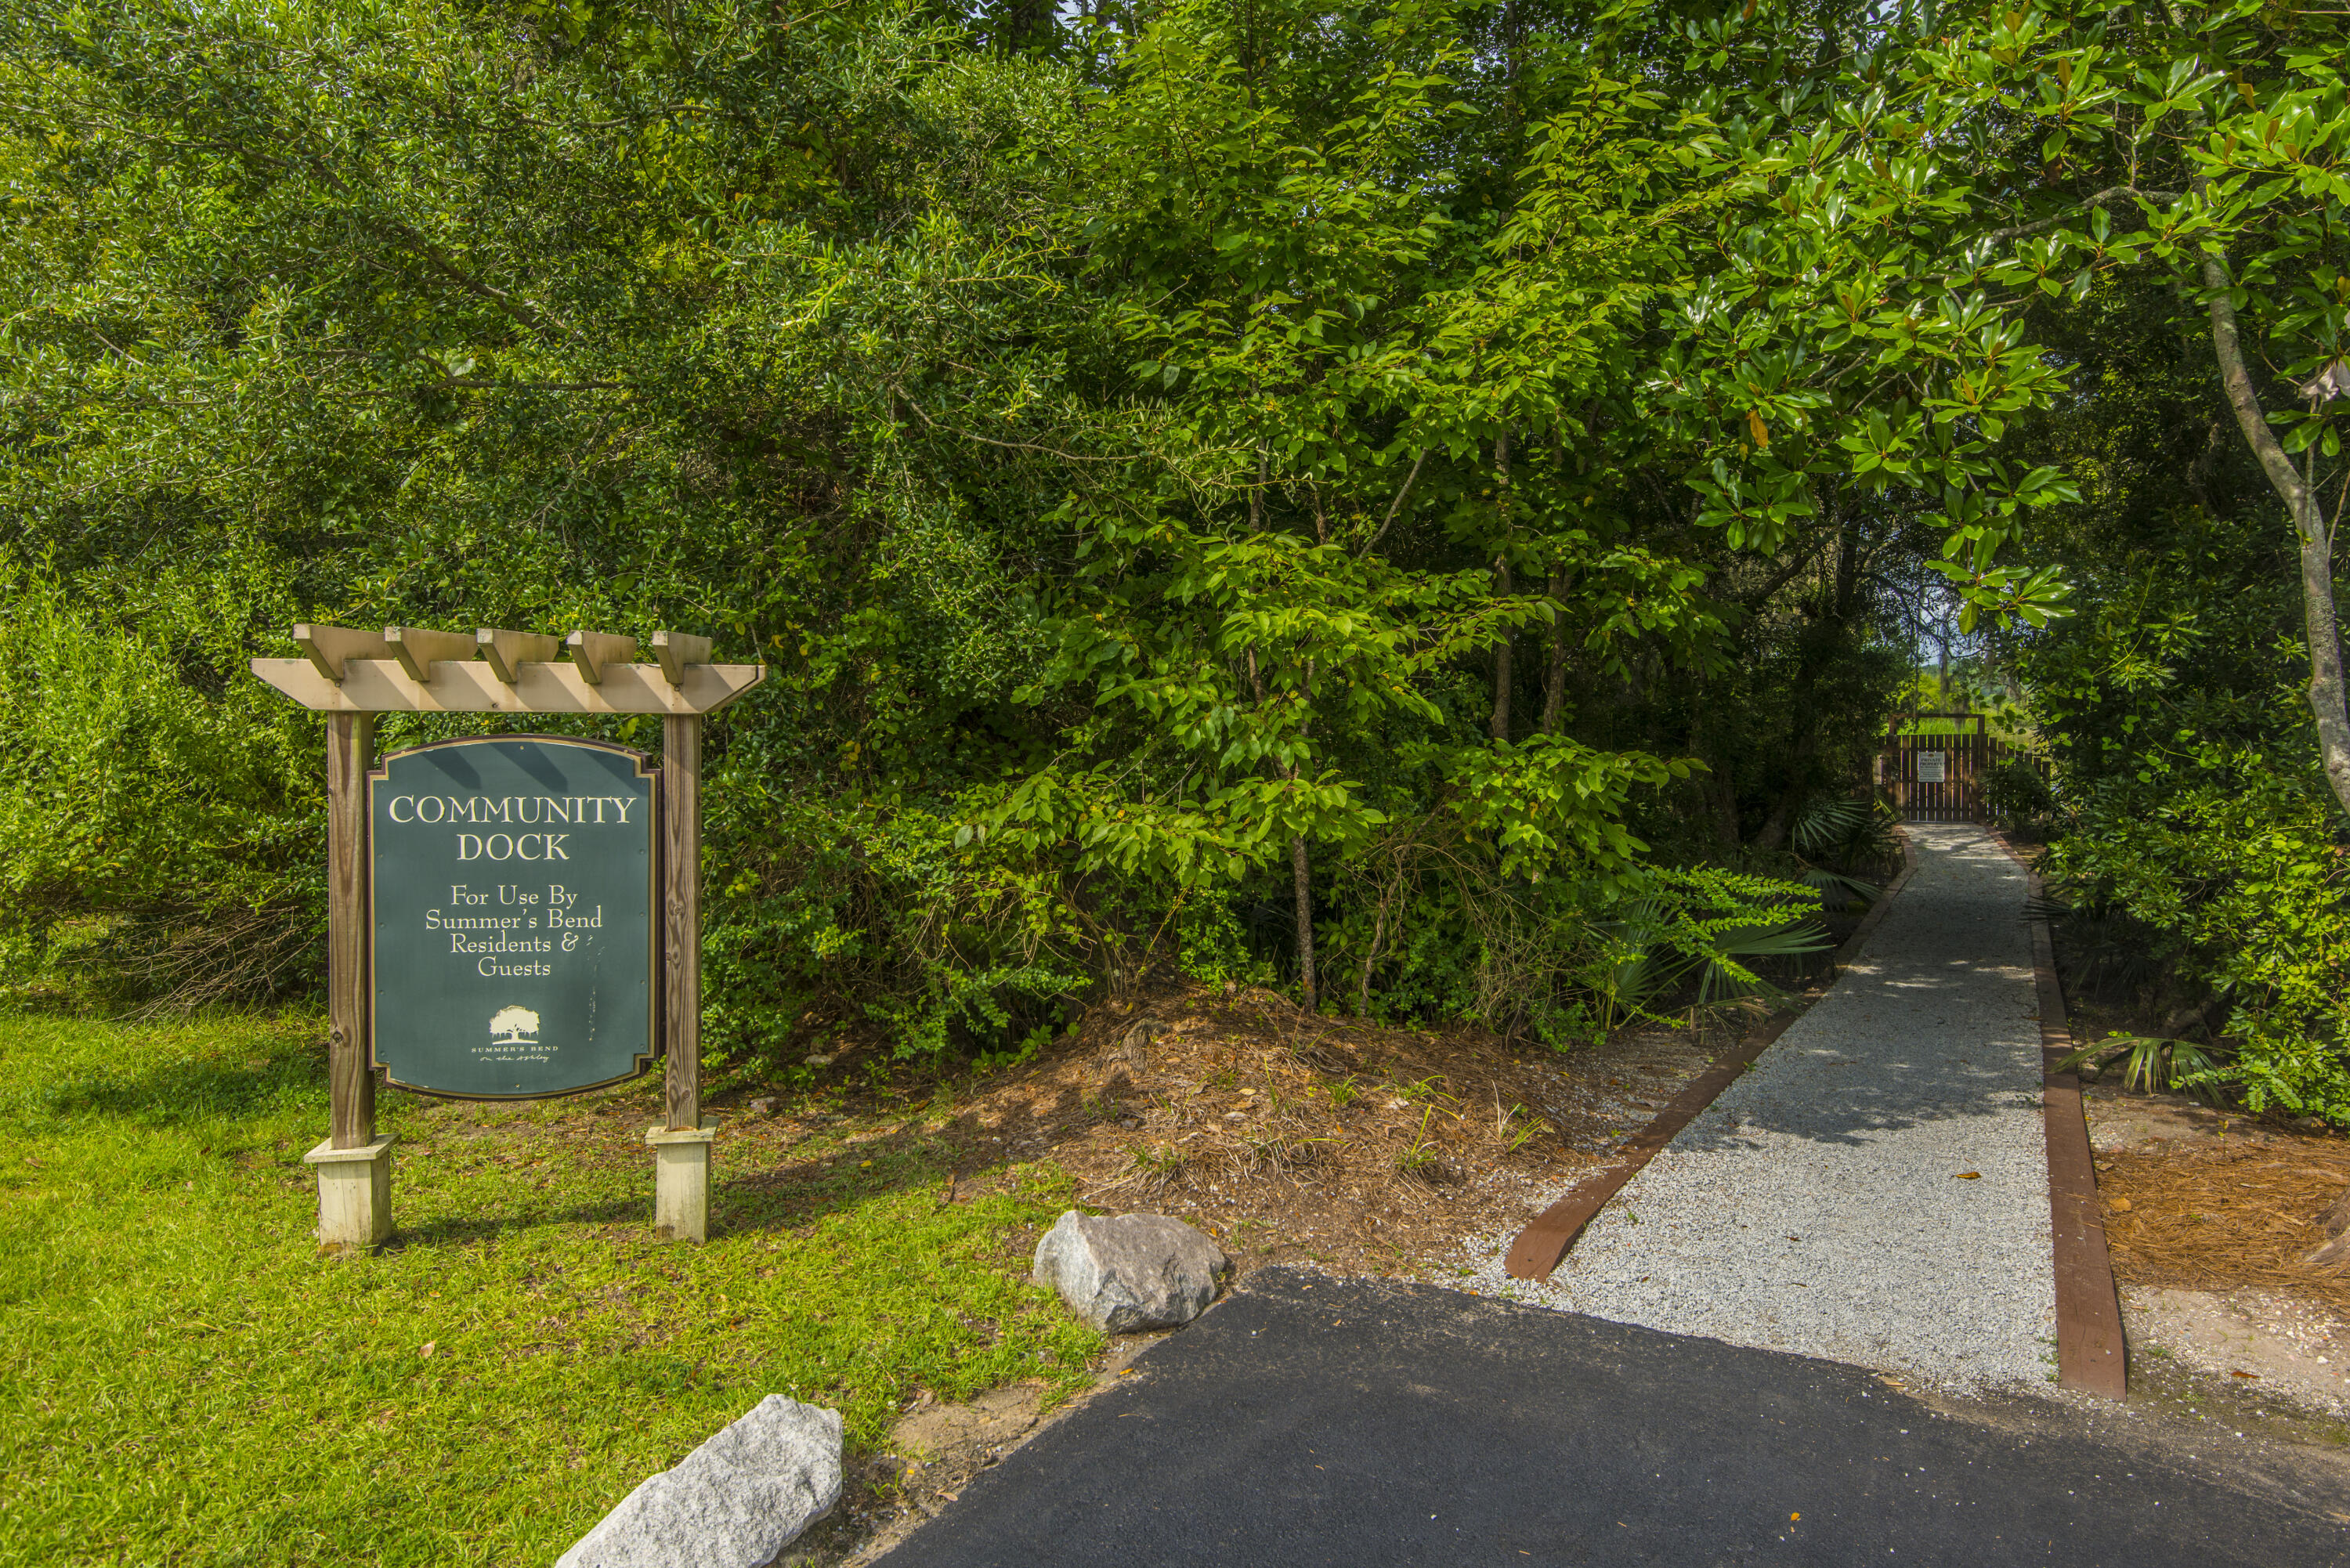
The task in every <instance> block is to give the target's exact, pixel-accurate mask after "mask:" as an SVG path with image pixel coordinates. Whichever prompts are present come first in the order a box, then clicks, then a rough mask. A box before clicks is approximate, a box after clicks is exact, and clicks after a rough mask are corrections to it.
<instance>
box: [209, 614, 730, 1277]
mask: <svg viewBox="0 0 2350 1568" xmlns="http://www.w3.org/2000/svg"><path fill="white" fill-rule="evenodd" d="M294 640H295V642H296V645H297V646H299V647H300V648H301V649H302V652H303V657H302V658H300V659H255V660H254V661H253V672H254V674H255V675H257V676H259V677H260V678H261V679H262V680H265V681H267V682H268V683H269V684H270V685H272V686H274V687H276V689H277V690H278V691H283V692H284V693H286V695H287V696H288V697H290V698H292V699H293V700H294V701H296V702H299V703H300V704H302V705H303V706H304V707H306V708H308V709H311V710H313V711H317V712H322V713H325V714H326V715H327V859H328V923H327V952H328V959H327V1010H328V1024H329V1033H328V1082H329V1084H330V1085H331V1090H332V1098H333V1115H332V1123H331V1127H330V1128H329V1132H328V1137H327V1140H326V1141H325V1142H323V1143H321V1144H319V1145H318V1147H316V1148H314V1149H312V1150H311V1151H310V1152H309V1153H308V1154H307V1155H305V1156H304V1157H303V1158H304V1159H305V1160H306V1161H307V1163H308V1164H310V1165H312V1166H314V1167H316V1168H317V1172H318V1241H319V1243H320V1245H321V1246H324V1247H327V1248H330V1249H334V1250H338V1251H348V1250H351V1249H357V1248H373V1247H377V1246H380V1245H381V1244H382V1243H383V1242H384V1241H387V1240H389V1239H390V1235H391V1231H392V1223H391V1141H392V1140H391V1139H390V1138H389V1137H377V1136H376V1130H375V1085H376V1075H377V1073H378V1072H384V1073H386V1074H387V1075H389V1076H390V1079H391V1081H393V1082H396V1083H399V1084H400V1085H402V1086H405V1087H409V1088H413V1089H416V1090H419V1091H420V1092H422V1093H425V1094H432V1095H440V1096H447V1097H451V1098H459V1099H540V1098H547V1097H550V1096H556V1095H565V1094H577V1093H579V1092H580V1091H581V1090H583V1089H588V1088H594V1087H597V1086H598V1085H603V1084H609V1083H614V1082H618V1081H619V1080H621V1079H624V1078H628V1077H632V1076H634V1075H637V1074H639V1073H642V1072H644V1071H645V1070H646V1069H647V1068H648V1067H649V1066H650V1063H651V1059H652V1057H653V1055H655V1054H659V1055H660V1056H661V1057H662V1058H663V1060H664V1064H665V1065H664V1075H665V1080H666V1084H665V1086H666V1089H667V1095H666V1101H667V1112H668V1114H667V1116H666V1117H665V1118H664V1124H663V1125H661V1126H659V1127H651V1128H649V1129H647V1132H646V1135H645V1136H646V1141H647V1142H648V1143H650V1145H652V1147H653V1150H654V1172H655V1179H654V1203H653V1218H654V1226H655V1229H656V1230H657V1231H658V1232H659V1233H660V1234H661V1235H664V1236H670V1237H675V1238H677V1239H680V1240H689V1241H701V1240H702V1239H703V1236H704V1234H705V1233H706V1231H707V1229H708V1216H709V1209H710V1144H711V1139H712V1129H711V1128H709V1127H705V1126H703V1125H702V716H703V715H704V714H706V713H711V712H714V711H717V710H718V709H720V708H723V707H724V706H726V704H728V703H729V702H732V701H734V700H735V699H736V698H738V697H740V696H742V695H743V693H744V692H746V691H749V690H750V689H751V688H752V687H754V686H755V685H757V684H758V683H759V681H760V680H762V679H763V678H764V676H765V674H766V669H765V667H764V665H754V664H712V663H711V662H710V653H711V643H710V639H708V638H702V637H688V636H685V635H683V634H681V633H677V632H666V631H660V632H655V633H654V634H653V638H652V651H653V654H654V657H655V662H653V663H650V664H640V663H638V662H637V660H636V656H637V642H636V639H634V638H629V637H619V636H613V635H610V634H608V633H603V632H590V631H575V632H573V633H572V634H571V635H570V637H569V638H568V639H562V640H558V639H555V638H552V637H547V636H544V635H540V634H536V633H532V632H519V631H507V630H504V629H500V628H482V629H480V630H478V631H475V632H473V633H472V634H471V635H468V634H465V633H463V632H445V631H429V630H424V629H421V628H415V627H389V628H385V629H384V630H383V631H382V632H380V633H378V632H370V631H357V630H352V629H350V628H345V627H331V626H297V627H296V628H294ZM566 650H567V651H568V652H569V653H570V656H571V658H570V661H569V662H568V663H563V662H558V659H559V657H560V655H561V654H562V653H563V652H564V651H566ZM387 712H406V713H458V712H463V713H507V714H529V713H612V714H619V713H647V714H650V713H658V714H660V715H661V722H662V756H661V762H660V771H659V774H658V790H657V791H656V789H655V788H654V779H653V776H652V775H650V774H648V773H647V772H646V770H645V768H644V765H643V764H644V763H646V762H647V761H649V759H647V758H645V757H643V756H642V755H641V754H640V753H635V752H631V751H629V749H628V748H626V747H621V746H614V745H609V744H607V743H604V742H585V741H577V740H572V739H569V738H567V737H560V736H525V735H496V736H484V737H480V738H473V739H466V740H461V741H453V742H440V743H439V744H437V745H432V746H423V747H418V748H414V749H412V750H410V751H406V752H401V753H395V754H394V755H392V756H390V757H388V758H386V759H384V761H383V763H382V765H381V766H378V765H377V764H376V758H375V715H377V714H378V713H387ZM525 829H526V831H525ZM639 888H641V892H640V893H639V891H638V889H639ZM639 898H641V900H642V901H641V902H639V901H638V900H639ZM443 943H445V944H446V946H445V948H444V947H443V946H442V944H443Z"/></svg>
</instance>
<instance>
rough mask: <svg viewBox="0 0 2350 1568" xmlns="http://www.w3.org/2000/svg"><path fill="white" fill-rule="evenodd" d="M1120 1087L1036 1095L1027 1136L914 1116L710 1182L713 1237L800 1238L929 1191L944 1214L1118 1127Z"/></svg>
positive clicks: (960, 1117)
mask: <svg viewBox="0 0 2350 1568" xmlns="http://www.w3.org/2000/svg"><path fill="white" fill-rule="evenodd" d="M1121 1087H1124V1088H1131V1087H1132V1084H1131V1081H1130V1080H1128V1078H1127V1076H1126V1074H1125V1072H1124V1070H1123V1069H1120V1070H1119V1071H1118V1073H1117V1074H1116V1075H1114V1076H1113V1077H1112V1078H1111V1079H1110V1081H1109V1082H1108V1083H1107V1084H1105V1085H1102V1087H1101V1088H1100V1090H1099V1091H1098V1092H1097V1094H1096V1095H1095V1096H1087V1094H1086V1093H1085V1092H1083V1091H1082V1090H1080V1089H1078V1088H1076V1087H1075V1086H1073V1085H1061V1086H1059V1087H1057V1088H1056V1089H1055V1090H1054V1091H1053V1092H1052V1093H1050V1094H1049V1095H1040V1096H1038V1097H1037V1098H1036V1099H1035V1101H1033V1102H1031V1107H1030V1115H1029V1116H1026V1117H1025V1119H1026V1120H1027V1121H1028V1122H1029V1123H1030V1124H1031V1130H1030V1132H1029V1133H1028V1134H1026V1135H1024V1136H1014V1137H1002V1135H1001V1134H991V1133H990V1132H989V1131H988V1130H987V1129H986V1127H983V1125H982V1124H981V1122H980V1119H979V1116H978V1114H977V1112H976V1111H973V1110H964V1111H962V1112H960V1113H958V1114H957V1115H956V1116H954V1117H953V1118H952V1119H951V1120H950V1121H949V1122H948V1123H947V1124H946V1126H944V1127H940V1128H938V1129H937V1130H935V1131H933V1130H931V1128H930V1127H927V1126H926V1125H925V1123H926V1121H927V1119H928V1118H927V1117H926V1116H924V1115H922V1114H921V1113H920V1112H916V1113H914V1114H912V1115H911V1116H909V1117H908V1118H907V1119H906V1121H905V1122H903V1123H902V1124H900V1125H899V1127H895V1128H892V1129H891V1130H889V1132H886V1133H883V1134H881V1135H880V1136H879V1137H868V1138H865V1139H862V1140H860V1141H858V1142H855V1143H850V1144H847V1145H843V1146H840V1147H834V1148H830V1149H827V1150H826V1151H825V1152H824V1153H822V1154H820V1155H816V1156H814V1157H808V1158H792V1157H791V1155H790V1154H789V1153H788V1152H786V1154H785V1158H784V1160H783V1161H782V1162H781V1163H779V1164H777V1165H776V1166H775V1167H774V1168H771V1169H767V1170H761V1171H754V1172H750V1173H747V1174H743V1175H738V1176H735V1177H733V1178H730V1179H723V1180H720V1181H716V1182H713V1183H712V1192H711V1215H710V1221H711V1231H712V1234H713V1235H715V1234H717V1233H719V1232H720V1231H782V1230H795V1229H798V1228H800V1227H802V1226H806V1225H811V1224H814V1223H815V1222H816V1221H817V1220H822V1219H825V1218H827V1217H828V1216H830V1215H833V1214H837V1213H839V1212H841V1211H843V1210H848V1209H852V1208H854V1207H856V1206H857V1205H858V1204H859V1203H863V1202H867V1201H869V1200H871V1199H875V1198H879V1197H882V1196H885V1195H889V1194H893V1193H900V1192H906V1191H910V1190H911V1189H916V1188H924V1187H927V1188H929V1189H932V1190H933V1191H934V1192H935V1193H936V1194H937V1196H938V1202H939V1206H940V1207H941V1208H944V1207H945V1206H946V1205H947V1204H948V1203H949V1202H951V1201H953V1200H954V1199H955V1197H956V1195H957V1193H956V1189H957V1187H958V1186H959V1185H960V1184H961V1183H962V1182H963V1181H965V1180H968V1179H971V1178H972V1177H975V1176H978V1175H980V1174H982V1173H983V1172H987V1171H992V1170H1002V1169H1003V1168H1007V1167H1009V1166H1012V1165H1015V1164H1021V1163H1027V1162H1032V1161H1035V1160H1039V1159H1046V1158H1051V1156H1052V1154H1053V1151H1054V1150H1055V1148H1057V1147H1059V1146H1060V1145H1062V1144H1063V1143H1077V1142H1081V1141H1082V1140H1083V1139H1084V1137H1085V1135H1086V1133H1087V1131H1088V1130H1089V1129H1090V1128H1091V1127H1093V1126H1094V1125H1095V1123H1096V1122H1097V1121H1101V1120H1110V1119H1115V1118H1116V1116H1118V1111H1117V1110H1116V1109H1115V1104H1116V1095H1117V1092H1118V1090H1119V1089H1120V1088H1121ZM998 1138H1000V1139H1001V1141H994V1140H996V1139H998Z"/></svg>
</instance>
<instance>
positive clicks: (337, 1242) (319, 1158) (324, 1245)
mask: <svg viewBox="0 0 2350 1568" xmlns="http://www.w3.org/2000/svg"><path fill="white" fill-rule="evenodd" d="M391 1142H392V1140H391V1139H390V1137H388V1136H387V1137H380V1138H378V1139H376V1140H375V1141H374V1142H373V1143H370V1144H362V1145H360V1146H359V1147H358V1148H337V1147H335V1146H334V1139H332V1138H328V1140H327V1141H326V1142H325V1143H322V1144H320V1145H319V1146H318V1147H316V1148H314V1149H312V1150H311V1151H310V1152H309V1153H307V1154H306V1155H304V1156H303V1157H302V1163H303V1164H305V1165H314V1166H316V1167H317V1168H318V1245H319V1247H320V1248H321V1249H322V1250H324V1251H330V1252H357V1251H373V1250H374V1249H376V1248H378V1247H380V1246H382V1245H383V1244H384V1243H385V1242H386V1241H390V1240H391Z"/></svg>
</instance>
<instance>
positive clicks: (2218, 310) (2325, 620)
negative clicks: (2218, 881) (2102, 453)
mask: <svg viewBox="0 0 2350 1568" xmlns="http://www.w3.org/2000/svg"><path fill="white" fill-rule="evenodd" d="M2201 183H2202V182H2200V181H2198V182H2197V185H2198V189H2199V190H2200V187H2201ZM2202 268H2203V287H2204V290H2205V292H2207V293H2208V294H2210V296H2211V348H2212V350H2213V352H2214V353H2215V354H2216V355H2217V357H2218V358H2219V361H2220V383H2221V384H2222V385H2223V386H2225V387H2226V388H2227V390H2228V403H2229V406H2230V407H2231V408H2233V409H2234V410H2235V411H2236V423H2237V425H2238V426H2239V427H2240V428H2241V430H2242V431H2243V432H2244V439H2245V440H2246V441H2249V442H2251V448H2252V454H2253V455H2254V456H2256V457H2258V458H2259V459H2260V460H2261V469H2262V472H2265V473H2266V474H2267V475H2268V476H2269V483H2270V484H2271V485H2272V486H2274V487H2275V489H2276V493H2277V494H2278V495H2279V496H2281V497H2282V498H2283V501H2284V504H2285V510H2286V512H2288V513H2289V514H2291V515H2292V517H2293V535H2294V537H2295V539H2296V540H2297V541H2298V542H2299V544H2300V545H2301V599H2302V608H2303V622H2304V626H2305V629H2306V631H2307V634H2308V639H2309V711H2310V713H2311V715H2312V716H2313V717H2314V718H2315V720H2316V721H2317V750H2318V755H2319V757H2320V759H2321V760H2322V761H2323V762H2324V764H2325V781H2326V783H2328V784H2332V785H2333V786H2334V799H2335V800H2337V801H2338V802H2340V803H2341V805H2342V809H2343V810H2344V811H2345V812H2350V693H2345V690H2344V687H2343V681H2342V633H2341V626H2340V622H2339V621H2338V620H2337V618H2335V615H2334V537H2333V534H2332V531H2331V530H2329V529H2328V528H2327V527H2326V525H2325V516H2324V513H2323V512H2321V511H2320V510H2319V509H2318V505H2317V492H2316V490H2315V489H2314V487H2312V485H2311V484H2310V483H2309V481H2308V480H2307V479H2306V478H2305V477H2304V476H2303V474H2302V473H2301V472H2299V471H2297V470H2296V469H2294V467H2293V459H2292V458H2291V457H2290V456H2289V455H2287V453H2286V452H2285V450H2284V448H2283V446H2282V445H2281V444H2280V443H2279V442H2278V441H2277V438H2276V431H2273V430H2272V429H2270V428H2269V421H2268V416H2267V415H2266V414H2265V413H2263V412H2262V410H2261V400H2260V394H2259V392H2258V391H2257V390H2255V389H2254V388H2253V386H2252V378H2251V372H2249V371H2248V370H2246V369H2245V368H2244V349H2243V344H2242V341H2241V339H2240V338H2239V337H2238V336H2237V332H2236V307H2235V306H2234V305H2233V304H2232V303H2230V300H2229V297H2228V287H2229V285H2228V268H2227V264H2226V263H2225V262H2224V261H2223V260H2221V258H2220V257H2218V256H2215V255H2211V254H2205V255H2204V257H2203V259H2202Z"/></svg>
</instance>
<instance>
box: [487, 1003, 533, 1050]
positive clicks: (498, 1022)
mask: <svg viewBox="0 0 2350 1568" xmlns="http://www.w3.org/2000/svg"><path fill="white" fill-rule="evenodd" d="M490 1044H493V1045H536V1044H538V1014H537V1013H536V1012H532V1011H531V1010H530V1009H529V1008H527V1007H501V1008H499V1009H498V1010H497V1011H496V1012H494V1013H492V1014H491V1015H490Z"/></svg>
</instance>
